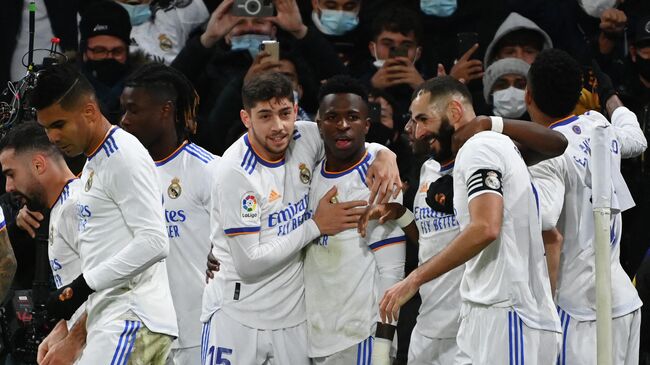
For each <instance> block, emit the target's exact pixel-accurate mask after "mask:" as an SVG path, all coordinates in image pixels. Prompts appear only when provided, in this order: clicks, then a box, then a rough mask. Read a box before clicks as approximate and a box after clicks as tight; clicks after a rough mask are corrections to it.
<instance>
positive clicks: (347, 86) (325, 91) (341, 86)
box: [318, 75, 368, 103]
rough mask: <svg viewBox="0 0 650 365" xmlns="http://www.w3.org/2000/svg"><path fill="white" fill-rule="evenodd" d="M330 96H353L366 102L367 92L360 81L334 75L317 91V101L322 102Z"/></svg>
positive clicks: (346, 76)
mask: <svg viewBox="0 0 650 365" xmlns="http://www.w3.org/2000/svg"><path fill="white" fill-rule="evenodd" d="M330 94H354V95H358V96H359V97H360V98H361V99H363V101H364V102H366V103H367V102H368V91H367V90H366V88H365V87H364V86H363V84H362V83H361V81H359V80H357V79H355V78H353V77H351V76H348V75H336V76H333V77H331V78H329V79H327V80H326V81H325V83H323V85H321V87H320V90H319V91H318V100H319V101H323V98H325V96H327V95H330Z"/></svg>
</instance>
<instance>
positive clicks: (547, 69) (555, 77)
mask: <svg viewBox="0 0 650 365" xmlns="http://www.w3.org/2000/svg"><path fill="white" fill-rule="evenodd" d="M528 89H529V91H530V93H531V96H532V98H533V100H534V101H535V104H536V105H537V107H538V108H539V110H541V111H542V113H544V114H546V115H548V116H549V117H553V118H561V117H564V116H566V115H568V114H569V113H571V111H572V110H573V109H574V108H575V106H576V104H577V103H578V99H579V98H580V92H581V90H582V69H581V68H580V65H579V64H578V62H577V61H576V60H574V59H573V58H572V57H571V56H569V54H567V53H566V52H564V51H561V50H559V49H548V50H545V51H543V52H541V53H540V54H539V55H537V58H536V59H535V62H533V64H532V65H531V66H530V70H529V71H528Z"/></svg>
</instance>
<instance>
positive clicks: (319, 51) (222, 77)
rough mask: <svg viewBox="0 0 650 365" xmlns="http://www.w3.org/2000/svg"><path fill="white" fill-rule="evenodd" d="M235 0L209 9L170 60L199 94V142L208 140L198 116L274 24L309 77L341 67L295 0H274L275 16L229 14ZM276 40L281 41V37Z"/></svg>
mask: <svg viewBox="0 0 650 365" xmlns="http://www.w3.org/2000/svg"><path fill="white" fill-rule="evenodd" d="M241 2H242V1H240V0H224V1H223V2H222V3H221V4H220V5H219V7H217V9H216V10H215V11H214V12H213V13H212V16H211V17H210V20H209V21H208V25H207V28H206V29H205V31H204V32H203V33H202V34H201V35H200V36H197V37H194V38H192V39H190V40H189V41H188V42H187V44H186V45H185V48H183V50H182V51H181V52H180V54H179V55H178V57H176V59H175V60H174V62H173V63H172V67H174V68H177V69H178V70H180V71H181V72H183V73H184V74H185V76H187V77H188V79H190V81H192V83H193V84H194V86H195V88H196V89H197V91H198V93H199V96H200V97H201V104H200V105H199V126H198V134H199V136H198V137H199V144H202V143H201V142H203V144H205V145H206V146H207V145H208V144H210V143H209V138H208V137H207V136H209V134H210V133H211V132H210V131H208V130H206V125H205V123H202V122H204V121H205V120H206V119H207V117H208V114H209V113H210V111H211V110H212V109H213V108H214V107H215V105H216V100H217V99H218V97H219V96H220V94H221V92H222V91H223V90H224V89H225V88H226V87H227V85H228V84H229V83H230V82H231V81H233V80H236V79H238V78H243V76H244V75H245V74H246V72H247V71H248V69H249V68H250V66H251V65H252V64H253V59H254V58H255V56H256V55H257V53H258V52H259V46H260V44H261V43H262V41H263V40H273V39H277V38H278V37H277V36H278V28H280V30H283V31H285V32H286V33H288V34H289V38H290V39H288V40H287V42H290V43H293V45H292V48H294V49H295V50H296V52H298V53H300V55H301V56H302V57H303V58H304V59H305V60H306V61H307V63H309V64H310V65H315V67H313V70H314V74H313V75H312V76H311V77H312V78H313V79H314V80H322V79H325V78H327V77H329V76H332V75H334V74H338V73H342V72H344V70H345V68H344V66H343V64H342V63H341V62H340V61H339V59H338V57H337V56H336V52H335V51H334V49H333V48H332V46H331V45H330V44H329V43H328V42H327V40H325V39H324V38H323V37H322V36H321V35H320V33H319V32H318V31H316V30H315V29H314V28H308V27H307V26H306V25H305V24H303V22H302V18H301V16H300V11H299V10H298V6H297V5H296V1H295V0H275V1H274V2H273V4H274V7H275V11H276V14H277V15H275V16H241V15H235V14H234V13H233V12H234V11H235V10H237V11H241V9H240V8H236V5H238V4H239V3H241ZM281 43H285V40H282V42H281Z"/></svg>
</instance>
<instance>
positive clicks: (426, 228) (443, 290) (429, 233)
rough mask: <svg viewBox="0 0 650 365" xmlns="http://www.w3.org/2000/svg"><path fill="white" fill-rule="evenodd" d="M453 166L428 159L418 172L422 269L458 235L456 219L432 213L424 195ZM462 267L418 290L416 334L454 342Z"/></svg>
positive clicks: (417, 213)
mask: <svg viewBox="0 0 650 365" xmlns="http://www.w3.org/2000/svg"><path fill="white" fill-rule="evenodd" d="M452 170H453V163H452V164H450V165H446V166H444V167H442V168H441V167H440V164H439V163H438V162H437V161H436V160H434V159H429V160H427V161H426V162H425V163H424V164H423V165H422V168H420V188H419V189H418V192H417V193H416V194H415V200H414V201H413V214H414V215H415V224H416V226H417V227H418V231H419V233H420V239H419V248H418V265H422V264H423V263H425V262H426V261H427V260H429V259H430V258H431V257H433V256H435V255H436V254H438V253H439V252H440V251H442V249H443V248H445V247H447V245H448V244H449V243H450V242H451V241H452V240H453V239H454V238H455V237H456V236H457V235H458V233H459V231H460V227H459V225H458V221H457V220H456V216H454V215H453V214H446V213H442V212H438V211H435V210H433V209H432V208H431V207H429V205H428V204H427V202H426V198H427V191H428V190H429V185H431V183H432V182H434V181H436V180H438V179H439V178H440V177H441V176H442V175H445V174H451V173H452ZM464 270H465V265H461V266H459V267H457V268H455V269H453V270H451V271H449V272H447V273H445V274H443V275H441V276H440V277H438V278H436V279H435V280H431V281H429V282H427V283H424V284H423V285H422V286H421V287H420V297H421V298H422V304H421V305H420V310H419V313H418V318H417V321H418V323H421V324H423V325H421V326H418V330H419V331H420V332H421V333H422V334H423V335H425V336H427V337H429V338H455V337H456V334H457V333H458V325H459V322H458V315H459V314H460V306H459V305H458V303H460V279H461V278H462V277H463V271H464Z"/></svg>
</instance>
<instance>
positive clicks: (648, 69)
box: [636, 55, 650, 81]
mask: <svg viewBox="0 0 650 365" xmlns="http://www.w3.org/2000/svg"><path fill="white" fill-rule="evenodd" d="M636 71H637V72H638V73H639V75H641V77H643V78H644V79H645V80H646V81H650V60H647V59H645V58H641V57H639V56H638V55H637V56H636Z"/></svg>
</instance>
